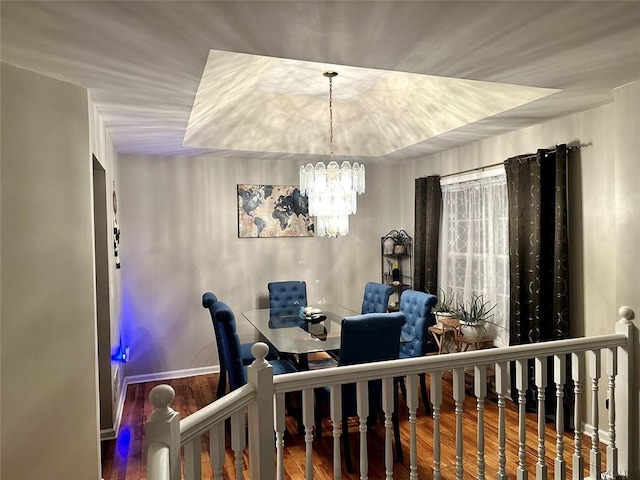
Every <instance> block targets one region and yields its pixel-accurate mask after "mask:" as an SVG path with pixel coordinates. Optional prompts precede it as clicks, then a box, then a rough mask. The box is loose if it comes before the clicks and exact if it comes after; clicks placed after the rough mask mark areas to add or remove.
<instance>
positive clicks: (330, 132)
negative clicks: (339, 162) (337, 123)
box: [329, 77, 333, 160]
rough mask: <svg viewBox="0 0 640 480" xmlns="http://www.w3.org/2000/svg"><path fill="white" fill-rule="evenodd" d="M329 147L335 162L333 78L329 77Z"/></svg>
mask: <svg viewBox="0 0 640 480" xmlns="http://www.w3.org/2000/svg"><path fill="white" fill-rule="evenodd" d="M329 147H330V151H331V160H333V77H329Z"/></svg>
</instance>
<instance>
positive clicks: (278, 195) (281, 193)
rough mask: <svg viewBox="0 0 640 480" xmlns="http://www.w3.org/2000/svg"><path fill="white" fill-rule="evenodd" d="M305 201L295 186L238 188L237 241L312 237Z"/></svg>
mask: <svg viewBox="0 0 640 480" xmlns="http://www.w3.org/2000/svg"><path fill="white" fill-rule="evenodd" d="M314 231H315V229H314V224H313V220H312V218H311V217H310V216H309V201H308V199H307V197H306V195H302V194H301V193H300V189H299V188H298V187H297V186H295V185H250V184H239V185H238V238H273V237H313V236H314Z"/></svg>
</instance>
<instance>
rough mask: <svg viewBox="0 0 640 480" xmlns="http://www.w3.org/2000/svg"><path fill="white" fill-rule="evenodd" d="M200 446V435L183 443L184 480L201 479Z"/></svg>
mask: <svg viewBox="0 0 640 480" xmlns="http://www.w3.org/2000/svg"><path fill="white" fill-rule="evenodd" d="M201 450H202V447H201V445H200V437H196V438H194V439H193V440H191V441H190V442H187V443H186V444H185V445H184V478H185V480H201V479H202V458H201Z"/></svg>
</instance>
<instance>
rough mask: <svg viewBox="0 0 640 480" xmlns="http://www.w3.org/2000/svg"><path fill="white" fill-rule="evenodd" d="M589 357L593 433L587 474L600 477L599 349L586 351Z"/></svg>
mask: <svg viewBox="0 0 640 480" xmlns="http://www.w3.org/2000/svg"><path fill="white" fill-rule="evenodd" d="M587 355H588V359H589V375H590V376H591V424H592V425H593V433H592V434H591V451H590V452H589V453H590V455H589V474H590V476H591V478H600V461H601V458H600V448H599V446H600V445H599V444H600V435H599V433H598V430H599V428H600V421H599V418H600V409H599V407H598V391H599V386H598V383H599V381H600V375H601V368H600V367H601V357H600V350H592V351H589V352H587Z"/></svg>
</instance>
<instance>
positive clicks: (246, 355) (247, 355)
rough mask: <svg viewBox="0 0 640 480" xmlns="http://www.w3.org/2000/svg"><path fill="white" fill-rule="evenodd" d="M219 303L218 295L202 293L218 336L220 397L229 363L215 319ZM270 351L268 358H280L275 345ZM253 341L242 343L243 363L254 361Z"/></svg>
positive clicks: (223, 389)
mask: <svg viewBox="0 0 640 480" xmlns="http://www.w3.org/2000/svg"><path fill="white" fill-rule="evenodd" d="M216 303H218V297H216V295H215V294H214V293H212V292H205V293H204V294H203V295H202V306H203V307H204V308H206V309H208V310H209V314H210V315H211V321H212V323H213V332H214V334H215V337H216V348H217V349H218V364H219V365H220V375H219V378H218V388H217V390H216V397H217V398H220V397H222V396H223V395H224V393H225V391H226V389H227V365H226V362H225V358H224V355H223V353H222V352H223V346H222V343H221V342H222V333H221V332H220V326H219V324H218V323H217V322H216V320H215V308H214V306H215V304H216ZM267 344H268V345H269V353H268V354H267V360H269V361H272V360H276V359H277V358H278V352H277V350H276V349H275V347H273V345H271V344H269V343H268V342H267ZM252 346H253V343H241V344H240V358H241V359H242V364H243V365H250V364H251V362H253V360H254V357H253V354H252V353H251V347H252Z"/></svg>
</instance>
